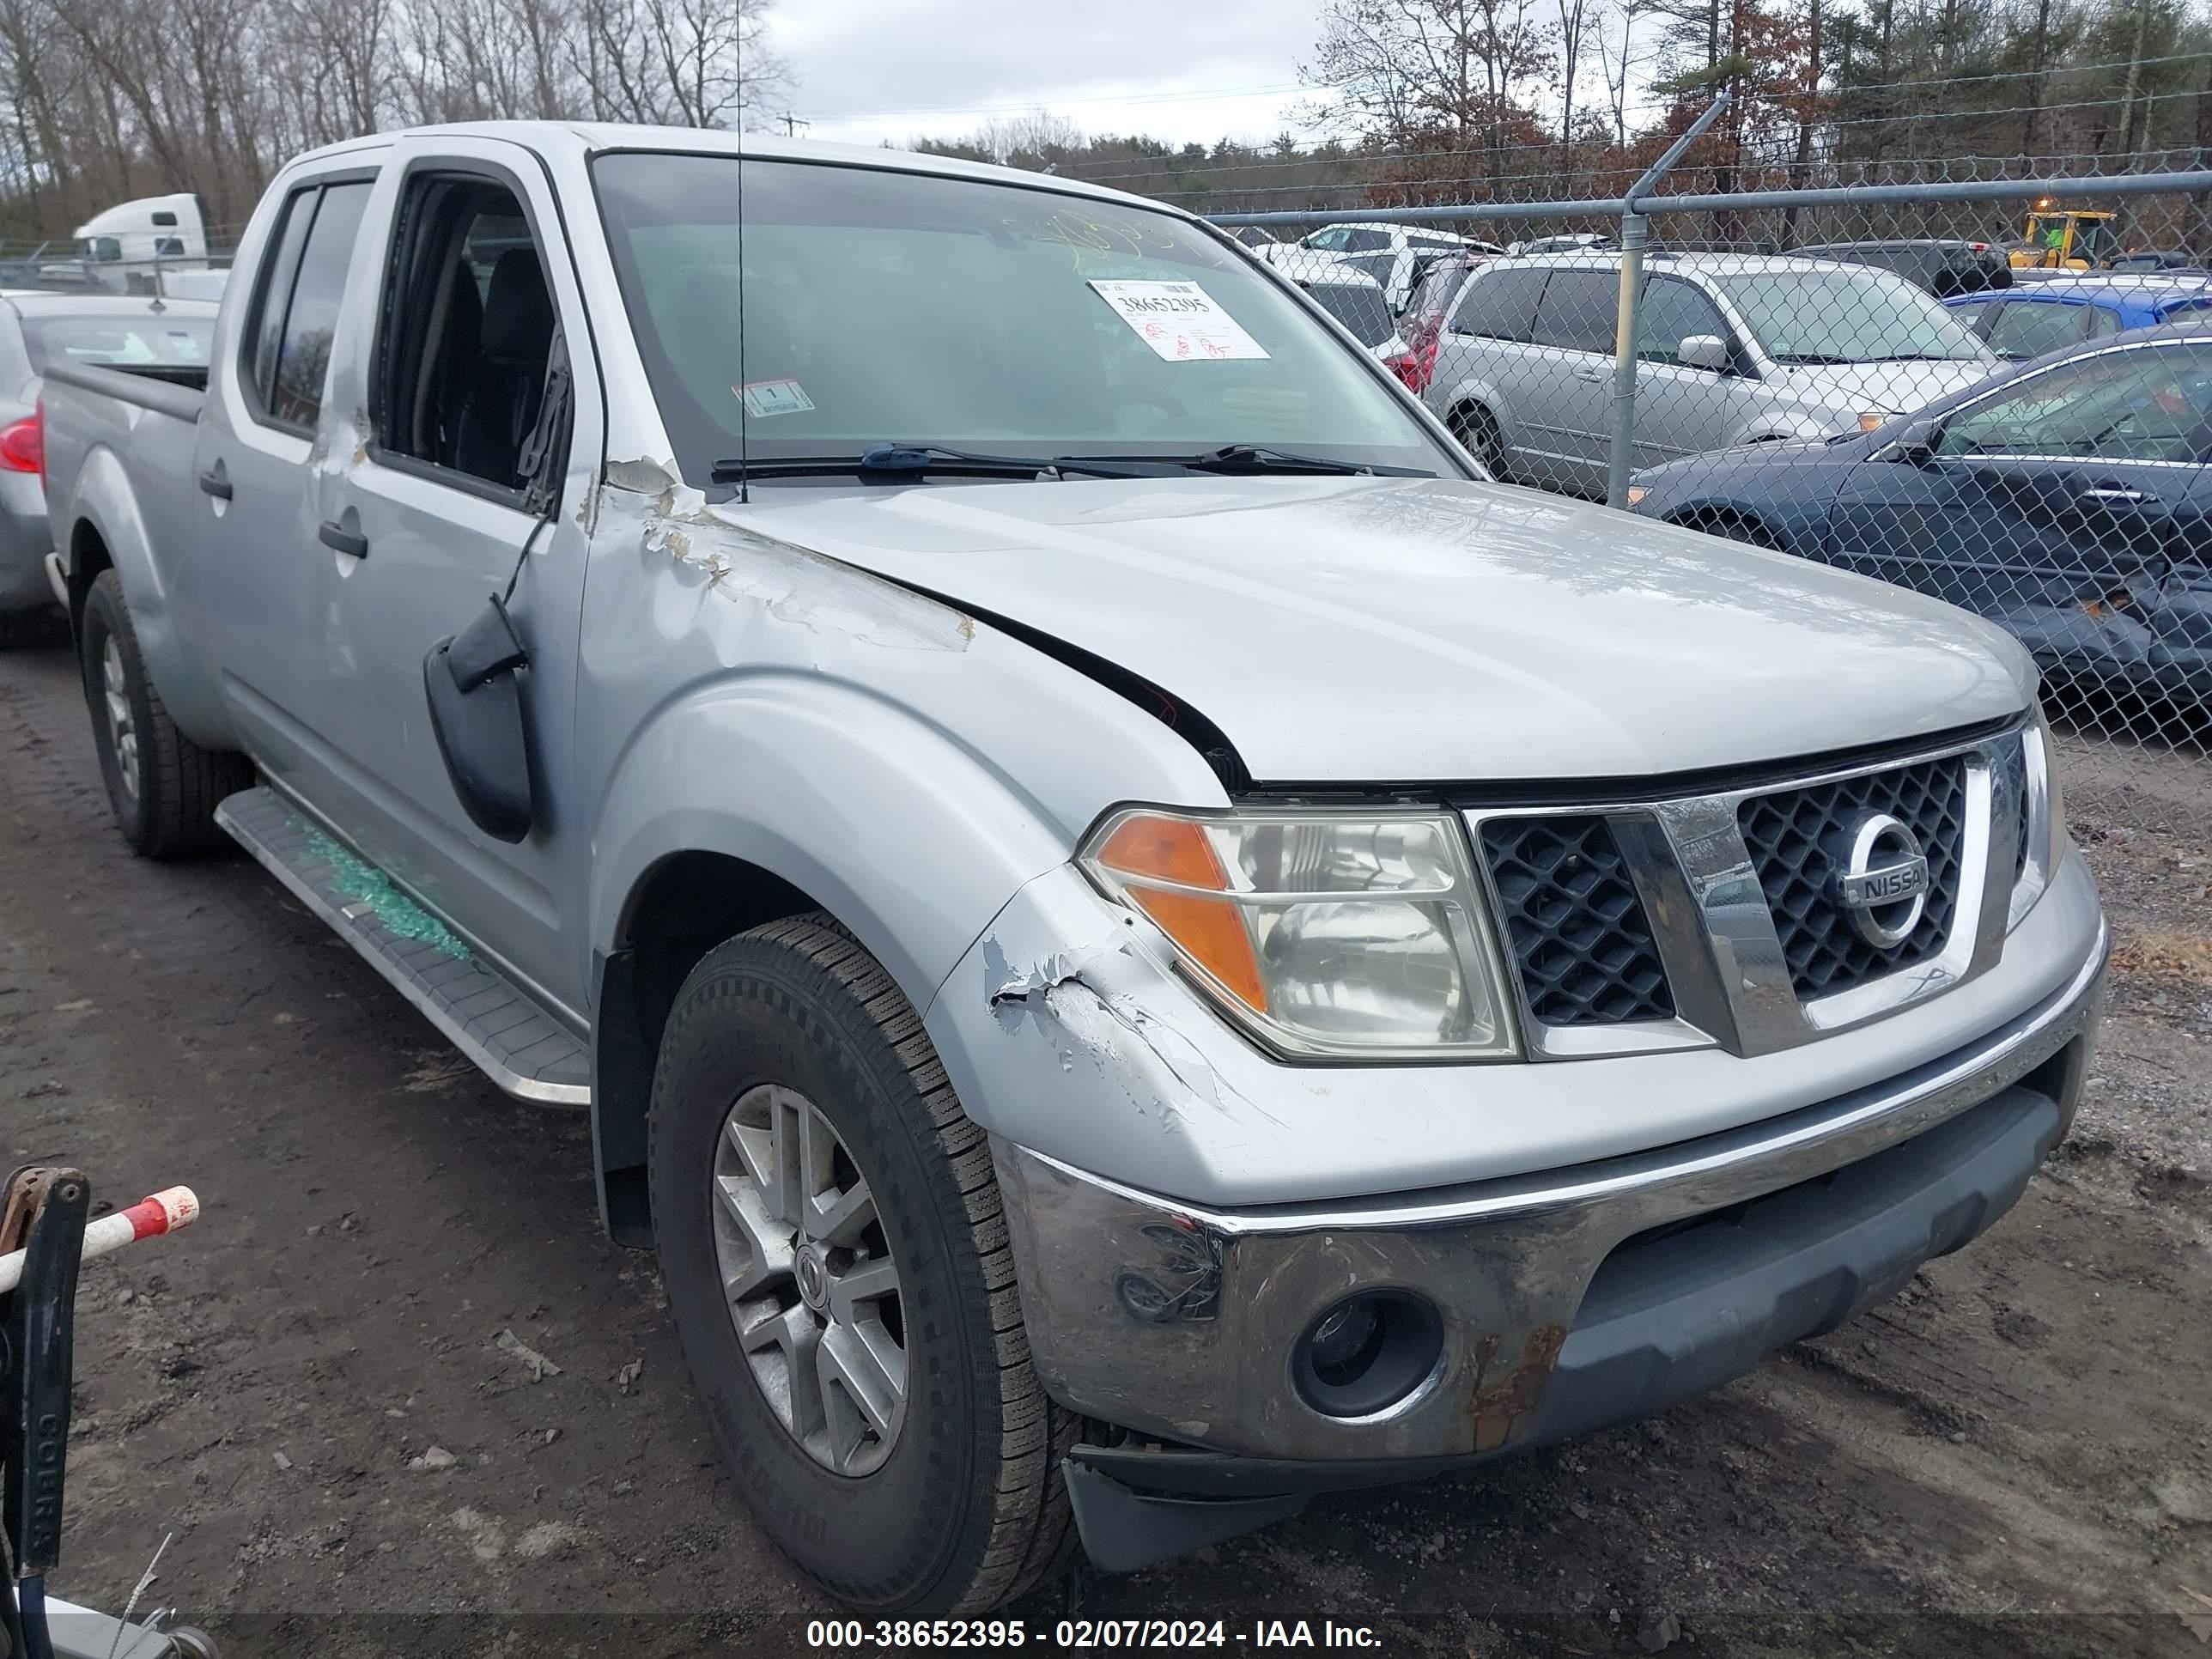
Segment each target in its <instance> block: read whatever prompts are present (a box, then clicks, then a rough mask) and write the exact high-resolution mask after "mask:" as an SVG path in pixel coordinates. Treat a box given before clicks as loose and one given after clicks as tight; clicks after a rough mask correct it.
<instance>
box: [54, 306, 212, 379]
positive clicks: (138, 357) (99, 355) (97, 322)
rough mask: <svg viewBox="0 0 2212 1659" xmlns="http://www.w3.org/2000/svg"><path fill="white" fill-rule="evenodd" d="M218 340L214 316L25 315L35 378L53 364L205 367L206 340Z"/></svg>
mask: <svg viewBox="0 0 2212 1659" xmlns="http://www.w3.org/2000/svg"><path fill="white" fill-rule="evenodd" d="M214 336H215V319H213V318H211V317H179V316H178V315H177V314H176V313H174V312H173V311H172V312H165V313H161V314H159V315H156V314H155V313H153V312H151V311H149V312H148V313H146V314H145V315H143V316H138V317H133V316H127V315H125V316H116V315H112V314H110V315H96V316H83V317H56V316H27V317H25V318H24V319H23V350H24V355H25V356H27V357H29V358H30V360H31V371H32V373H33V374H45V373H46V366H47V365H48V364H49V363H52V362H67V363H106V364H112V365H115V366H118V367H120V368H148V367H154V366H159V367H162V368H206V367H207V360H208V342H209V341H210V339H212V338H213V337H214Z"/></svg>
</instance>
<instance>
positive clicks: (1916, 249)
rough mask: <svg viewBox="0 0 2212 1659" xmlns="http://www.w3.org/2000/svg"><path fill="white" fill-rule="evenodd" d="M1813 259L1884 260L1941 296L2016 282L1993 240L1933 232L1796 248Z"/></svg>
mask: <svg viewBox="0 0 2212 1659" xmlns="http://www.w3.org/2000/svg"><path fill="white" fill-rule="evenodd" d="M1790 252H1792V253H1795V254H1798V255H1801V256H1802V257H1803V258H1808V259H1839V260H1842V261H1844V263H1845V264H1855V265H1879V266H1880V267H1881V269H1882V270H1889V271H1894V272H1896V273H1897V275H1899V276H1902V277H1904V278H1905V281H1906V282H1908V283H1913V284H1914V285H1915V286H1917V287H1919V288H1924V289H1927V290H1928V291H1929V293H1930V294H1932V295H1935V296H1936V298H1937V299H1939V300H1948V299H1949V298H1950V297H1951V296H1952V295H1954V294H1980V293H1983V292H1984V291H1985V290H1987V289H1996V288H2010V287H2011V286H2012V263H2011V261H2010V260H2008V258H2006V257H2005V251H2004V250H2003V249H2002V248H2001V247H1996V246H1993V245H1991V244H1990V243H1988V242H1961V241H1947V240H1942V239H1939V238H1933V237H1911V238H1900V239H1898V240H1890V241H1874V242H1823V243H1821V244H1820V245H1819V246H1814V247H1800V248H1792V249H1791V250H1790Z"/></svg>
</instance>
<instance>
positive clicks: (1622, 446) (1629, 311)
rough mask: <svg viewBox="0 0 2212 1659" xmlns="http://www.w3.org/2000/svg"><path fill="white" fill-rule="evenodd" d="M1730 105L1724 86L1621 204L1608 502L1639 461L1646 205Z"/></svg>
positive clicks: (1618, 499) (1623, 491) (1624, 491)
mask: <svg viewBox="0 0 2212 1659" xmlns="http://www.w3.org/2000/svg"><path fill="white" fill-rule="evenodd" d="M1728 104H1729V94H1728V88H1725V87H1723V88H1721V91H1720V94H1719V95H1718V96H1717V97H1716V98H1715V99H1714V100H1713V101H1712V102H1711V103H1710V104H1708V105H1706V106H1705V110H1704V112H1702V113H1701V114H1699V117H1698V118H1697V119H1696V120H1694V121H1692V123H1691V124H1690V130H1689V131H1687V132H1686V133H1684V134H1683V135H1682V136H1681V137H1680V138H1677V139H1676V140H1675V141H1674V143H1672V144H1670V145H1668V147H1667V153H1666V154H1665V155H1662V156H1661V157H1660V158H1659V159H1658V160H1657V161H1654V162H1653V163H1652V164H1651V170H1650V172H1649V173H1645V174H1644V176H1643V177H1642V178H1641V179H1638V180H1637V181H1636V182H1635V183H1634V184H1633V185H1630V186H1629V190H1628V195H1627V196H1626V198H1625V199H1624V200H1623V201H1622V203H1621V214H1620V317H1619V319H1618V321H1617V322H1616V324H1615V325H1614V329H1613V429H1612V434H1611V439H1612V441H1611V443H1610V445H1609V447H1608V448H1607V455H1606V465H1605V504H1606V505H1607V507H1626V506H1627V505H1628V475H1629V473H1630V472H1631V471H1634V469H1635V465H1636V461H1635V457H1636V319H1637V313H1638V309H1639V308H1640V307H1642V305H1643V303H1644V244H1645V243H1646V242H1647V241H1648V240H1650V234H1651V222H1650V220H1649V219H1647V218H1645V217H1644V214H1643V212H1642V211H1641V204H1642V202H1643V199H1644V197H1646V196H1649V195H1650V194H1651V192H1652V191H1655V190H1656V189H1657V188H1658V187H1659V181H1660V180H1661V179H1664V178H1665V177H1666V176H1667V174H1668V172H1670V171H1671V170H1672V169H1673V167H1674V163H1675V162H1677V161H1680V160H1681V159H1682V152H1683V151H1685V150H1686V149H1689V147H1690V146H1691V145H1692V144H1694V143H1697V142H1698V140H1699V139H1700V138H1702V137H1705V130H1706V129H1707V128H1708V127H1710V126H1711V125H1712V124H1713V123H1714V122H1715V121H1717V120H1718V119H1720V116H1721V112H1722V111H1723V110H1725V109H1726V108H1727V107H1728Z"/></svg>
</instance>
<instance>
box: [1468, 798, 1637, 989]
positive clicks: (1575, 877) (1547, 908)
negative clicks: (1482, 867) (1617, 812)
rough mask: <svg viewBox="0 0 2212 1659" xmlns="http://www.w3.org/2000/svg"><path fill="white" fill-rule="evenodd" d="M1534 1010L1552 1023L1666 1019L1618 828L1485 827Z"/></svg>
mask: <svg viewBox="0 0 2212 1659" xmlns="http://www.w3.org/2000/svg"><path fill="white" fill-rule="evenodd" d="M1482 850H1483V855H1484V857H1485V859H1486V860H1487V861H1488V863H1489V866H1490V877H1491V881H1492V884H1493V885H1494V886H1495V888H1496V890H1497V892H1498V902H1499V905H1500V908H1502V909H1503V911H1504V919H1505V932H1506V935H1507V938H1508V939H1509V940H1510V943H1511V945H1512V946H1513V959H1514V961H1515V962H1516V963H1517V964H1518V965H1519V967H1520V969H1521V988H1522V994H1523V995H1524V996H1525V997H1526V998H1527V1000H1528V1011H1529V1012H1530V1013H1531V1014H1533V1015H1534V1017H1535V1018H1537V1019H1538V1020H1540V1021H1541V1022H1542V1023H1543V1024H1547V1025H1618V1024H1624V1023H1626V1022H1627V1021H1631V1020H1646V1019H1669V1018H1673V1017H1674V995H1673V994H1672V993H1671V992H1669V991H1668V988H1667V972H1666V969H1664V968H1662V967H1661V966H1660V963H1659V951H1658V948H1657V946H1656V945H1654V944H1653V942H1652V939H1651V923H1650V919H1649V918H1648V917H1646V916H1645V915H1644V903H1643V901H1642V900H1641V899H1639V898H1638V896H1637V894H1636V888H1635V886H1634V884H1632V882H1631V881H1630V879H1629V876H1628V866H1627V864H1626V861H1625V860H1623V859H1622V858H1621V855H1620V847H1619V846H1618V845H1616V844H1615V842H1614V841H1613V828H1612V826H1611V825H1610V824H1608V823H1607V822H1606V820H1605V819H1604V818H1603V817H1599V816H1597V815H1595V814H1590V815H1586V816H1583V817H1513V818H1492V819H1491V820H1490V821H1489V822H1488V823H1486V824H1484V825H1483V826H1482Z"/></svg>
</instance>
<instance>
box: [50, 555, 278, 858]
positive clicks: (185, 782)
mask: <svg viewBox="0 0 2212 1659" xmlns="http://www.w3.org/2000/svg"><path fill="white" fill-rule="evenodd" d="M82 633H83V638H82V643H81V646H80V649H81V650H82V653H83V654H82V668H83V672H84V700H85V702H86V704H87V706H88V708H90V710H91V713H92V739H93V744H94V748H96V749H97V750H99V751H100V776H101V777H102V779H103V780H104V781H106V785H107V802H108V805H109V807H110V809H111V810H112V811H113V812H114V814H115V827H116V828H117V829H120V830H121V831H122V832H123V838H124V840H125V841H127V842H130V843H131V846H132V848H135V849H136V850H137V852H138V853H139V854H140V855H141V856H143V857H145V858H149V859H181V858H193V857H197V856H198V855H200V854H205V853H210V852H212V851H214V850H216V848H221V847H226V846H228V844H229V842H228V838H227V837H226V836H224V835H223V833H222V829H220V828H219V827H217V825H216V821H215V809H216V805H218V804H219V803H220V802H221V801H222V798H223V797H224V796H226V795H229V794H234V793H236V792H237V791H239V790H240V789H243V788H245V787H246V786H247V785H248V784H250V783H252V781H253V770H252V766H251V765H250V764H249V763H247V761H246V757H244V756H242V755H234V754H228V753H226V752H225V751H223V750H219V749H203V748H201V747H200V746H199V745H198V744H196V743H194V742H193V741H192V740H191V738H188V737H186V736H185V734H184V733H183V732H179V730H178V729H177V726H176V722H175V721H173V720H171V719H170V718H169V711H168V710H167V708H164V707H162V704H161V693H160V692H158V691H156V690H155V689H154V682H153V680H152V679H151V678H149V676H148V675H147V672H146V663H145V659H144V658H143V657H141V656H140V655H139V653H138V634H137V629H134V628H133V627H132V626H131V611H130V607H129V606H128V605H125V603H124V599H123V584H122V582H121V580H119V579H118V577H117V575H116V574H115V573H114V572H113V571H112V570H103V571H101V572H100V574H99V576H98V577H96V578H95V579H94V581H93V584H92V588H91V591H90V592H88V593H87V594H86V595H85V601H84V623H83V629H82Z"/></svg>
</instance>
